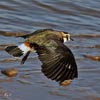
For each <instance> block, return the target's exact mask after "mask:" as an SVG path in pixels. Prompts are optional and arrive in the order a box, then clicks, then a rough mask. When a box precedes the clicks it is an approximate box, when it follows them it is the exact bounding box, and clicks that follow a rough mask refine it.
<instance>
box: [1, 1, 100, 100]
mask: <svg viewBox="0 0 100 100" xmlns="http://www.w3.org/2000/svg"><path fill="white" fill-rule="evenodd" d="M99 26H100V4H99V1H98V0H91V1H90V0H88V1H87V0H67V1H66V0H57V1H55V0H28V1H27V0H1V1H0V31H7V32H22V34H23V33H24V32H25V33H31V32H33V31H35V30H37V29H41V28H53V29H57V30H63V31H67V32H69V33H71V35H72V36H73V38H74V41H71V42H68V43H67V44H66V45H68V46H69V47H70V48H71V50H72V51H73V53H74V55H75V58H76V61H77V64H78V70H79V78H78V79H75V80H74V81H73V82H72V84H71V85H70V86H68V87H62V86H59V84H58V83H56V82H55V81H51V80H49V79H47V78H46V77H45V76H44V75H43V74H42V73H41V67H40V65H41V62H40V61H39V60H38V58H37V55H35V54H31V55H30V57H29V59H28V60H27V62H26V63H25V64H24V65H20V60H21V59H20V58H13V57H12V56H10V55H9V54H7V53H6V52H5V51H4V47H6V46H7V45H10V44H19V43H21V42H22V41H23V39H21V38H14V37H6V36H0V70H1V69H3V68H16V69H17V70H19V74H18V76H16V77H14V78H12V79H9V78H8V77H6V76H4V75H2V74H1V73H0V100H5V98H4V93H6V91H10V93H11V95H9V96H8V97H7V98H6V99H7V100H28V99H30V100H33V98H34V99H36V100H41V98H42V99H43V100H85V99H86V100H100V95H99V94H100V62H98V61H93V60H91V59H88V58H84V57H83V55H87V54H88V55H92V56H98V55H99V56H100V33H99V32H100V28H99ZM84 34H85V35H84ZM87 34H88V35H87ZM95 34H96V35H95ZM9 80H11V81H9ZM1 88H2V89H1ZM1 90H2V91H3V92H2V93H1ZM7 93H8V92H7ZM8 94H9V93H8Z"/></svg>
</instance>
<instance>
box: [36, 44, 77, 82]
mask: <svg viewBox="0 0 100 100" xmlns="http://www.w3.org/2000/svg"><path fill="white" fill-rule="evenodd" d="M57 44H58V46H55V47H54V48H55V49H54V48H53V49H51V48H50V47H45V46H38V45H37V46H35V49H36V51H37V54H38V55H39V59H40V61H41V62H42V72H43V73H44V75H45V76H46V77H48V78H50V79H52V80H55V81H59V82H63V81H65V80H70V79H71V80H72V79H74V78H77V77H78V72H77V65H76V62H75V58H74V56H73V54H72V52H71V50H70V49H69V48H68V47H66V46H65V45H64V44H63V43H61V42H59V43H57Z"/></svg>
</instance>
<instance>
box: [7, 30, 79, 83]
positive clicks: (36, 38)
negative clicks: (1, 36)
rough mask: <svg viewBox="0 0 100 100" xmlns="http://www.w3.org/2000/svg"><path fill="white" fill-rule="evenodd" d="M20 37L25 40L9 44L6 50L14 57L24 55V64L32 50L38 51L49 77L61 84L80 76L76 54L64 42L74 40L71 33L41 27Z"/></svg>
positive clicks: (46, 74) (42, 67) (44, 71)
mask: <svg viewBox="0 0 100 100" xmlns="http://www.w3.org/2000/svg"><path fill="white" fill-rule="evenodd" d="M18 37H22V38H24V39H25V41H24V42H23V43H22V44H20V45H19V46H8V47H6V48H5V51H7V52H8V53H9V54H11V55H13V56H14V57H20V56H22V55H24V56H23V58H22V61H21V63H22V64H24V62H25V61H26V59H27V57H28V56H29V54H30V52H36V53H37V54H38V58H39V60H40V61H41V63H42V65H41V71H42V72H43V73H44V75H45V76H46V77H47V78H49V79H51V80H55V81H57V82H59V83H60V84H61V83H62V82H64V81H65V80H73V79H74V78H77V77H78V71H77V64H76V61H75V58H74V55H73V53H72V51H71V50H70V49H69V48H68V47H67V46H66V45H65V44H64V42H67V41H68V40H72V38H71V36H70V34H69V33H67V32H62V31H57V30H53V29H40V30H37V31H35V32H33V33H31V34H26V35H22V36H18Z"/></svg>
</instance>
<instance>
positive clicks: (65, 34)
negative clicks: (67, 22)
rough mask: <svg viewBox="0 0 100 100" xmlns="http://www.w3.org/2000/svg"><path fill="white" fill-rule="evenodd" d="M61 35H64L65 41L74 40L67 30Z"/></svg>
mask: <svg viewBox="0 0 100 100" xmlns="http://www.w3.org/2000/svg"><path fill="white" fill-rule="evenodd" d="M61 35H62V37H63V41H64V42H67V41H70V40H72V41H73V39H72V38H71V35H70V34H69V33H67V32H61Z"/></svg>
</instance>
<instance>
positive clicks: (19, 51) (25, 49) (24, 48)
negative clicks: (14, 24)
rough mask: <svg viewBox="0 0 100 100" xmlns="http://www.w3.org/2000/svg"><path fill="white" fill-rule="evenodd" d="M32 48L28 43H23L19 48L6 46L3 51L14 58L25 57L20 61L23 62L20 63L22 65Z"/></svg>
mask: <svg viewBox="0 0 100 100" xmlns="http://www.w3.org/2000/svg"><path fill="white" fill-rule="evenodd" d="M32 48H33V46H32V45H31V44H30V43H28V42H25V43H23V44H21V45H19V46H8V47H6V48H5V51H6V52H8V53H9V54H10V55H12V56H14V57H20V56H22V55H25V56H24V57H23V59H22V60H24V61H22V63H24V62H25V60H26V59H27V57H28V55H29V53H30V52H31V51H32Z"/></svg>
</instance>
